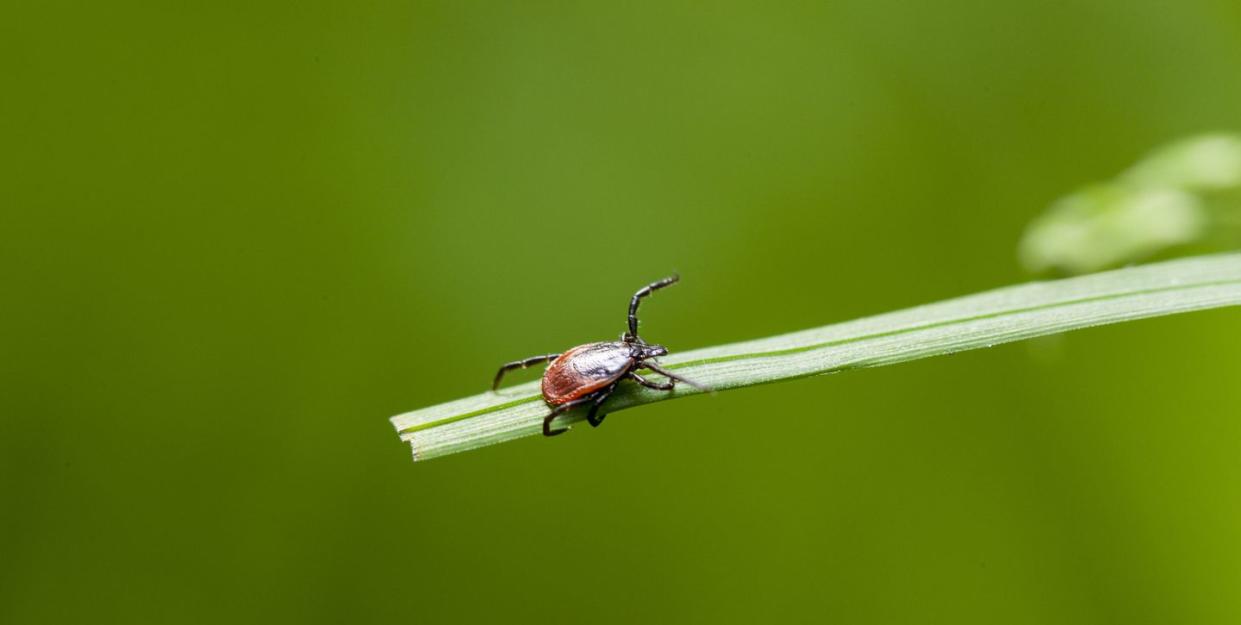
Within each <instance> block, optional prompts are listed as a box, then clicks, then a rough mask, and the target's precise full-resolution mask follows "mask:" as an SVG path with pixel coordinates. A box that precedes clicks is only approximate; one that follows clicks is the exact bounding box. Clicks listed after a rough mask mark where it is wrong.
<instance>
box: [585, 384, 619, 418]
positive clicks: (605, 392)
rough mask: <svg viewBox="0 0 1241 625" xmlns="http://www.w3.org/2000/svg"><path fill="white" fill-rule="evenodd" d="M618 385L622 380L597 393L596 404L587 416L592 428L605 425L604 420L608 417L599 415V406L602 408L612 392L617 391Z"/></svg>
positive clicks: (591, 406) (592, 405) (591, 407)
mask: <svg viewBox="0 0 1241 625" xmlns="http://www.w3.org/2000/svg"><path fill="white" fill-rule="evenodd" d="M617 384H620V380H617V381H615V382H613V383H612V384H611V385H609V386H608V387H607V388H605V389H603V390H602V391H599V392H598V393H595V403H593V404H591V405H590V412H589V413H587V415H586V420H587V421H589V422H590V427H592V428H597V427H599V424H600V423H603V419H604V417H606V416H607V415H605V414H599V406H602V405H603V401H604V400H605V399H607V398H608V396H610V395H611V394H612V391H614V390H616V385H617Z"/></svg>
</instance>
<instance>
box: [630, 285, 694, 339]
mask: <svg viewBox="0 0 1241 625" xmlns="http://www.w3.org/2000/svg"><path fill="white" fill-rule="evenodd" d="M680 279H681V276H678V275H676V274H672V275H671V276H668V277H667V278H664V279H663V280H659V281H658V282H652V283H650V284H648V285H646V286H644V287H642V288H640V289H638V292H637V293H634V294H633V299H631V300H629V334H626V335H625V337H626V340H630V339H633V340H637V338H638V304H640V303H641V302H642V298H644V297H646V296H647V295H650V294H651V293H654V292H655V291H658V290H659V289H662V288H664V287H666V286H668V285H670V284H676V281H677V280H680Z"/></svg>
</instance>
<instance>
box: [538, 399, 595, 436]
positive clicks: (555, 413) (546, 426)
mask: <svg viewBox="0 0 1241 625" xmlns="http://www.w3.org/2000/svg"><path fill="white" fill-rule="evenodd" d="M594 399H595V396H594V395H587V396H586V397H582V398H579V399H575V400H573V401H570V402H565V403H563V404H560V405H559V406H556V407H555V408H552V412H551V414H549V415H547V416H546V417H543V436H555V435H557V434H564V433H565V432H568V431H569V428H567V427H566V428H558V429H555V430H553V429H552V421H554V420H555V419H556V417H559V416H560V414H561V413H563V412H565V411H566V410H569V409H572V408H576V407H578V406H581V405H582V404H584V403H586V402H588V401H594Z"/></svg>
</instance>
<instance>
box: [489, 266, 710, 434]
mask: <svg viewBox="0 0 1241 625" xmlns="http://www.w3.org/2000/svg"><path fill="white" fill-rule="evenodd" d="M677 280H680V277H679V276H676V275H672V276H669V277H667V278H664V279H663V280H659V281H658V282H652V283H650V284H648V285H646V286H644V287H642V288H640V289H638V292H637V293H634V294H633V298H632V299H630V300H629V331H628V332H625V333H624V334H622V335H621V337H620V340H619V341H608V342H604V343H587V344H585V345H578V346H577V347H574V348H573V349H570V350H569V351H567V352H563V353H560V354H544V355H542V356H531V357H530V358H526V359H524V360H514V361H513V362H510V363H507V364H505V365H503V366H501V367H500V370H499V371H497V372H496V379H495V381H494V382H492V383H491V390H493V391H494V390H496V389H497V388H499V387H500V380H501V379H502V378H504V374H505V373H507V372H509V371H512V370H513V369H525V368H526V367H529V366H530V365H534V364H538V363H540V362H547V361H549V360H550V361H551V362H552V364H550V365H548V367H547V370H546V371H545V372H544V373H543V401H546V402H547V404H548V405H549V406H551V408H552V411H551V414H549V415H547V416H546V417H544V418H543V436H555V435H557V434H563V433H565V432H567V431H568V430H569V428H567V427H563V428H558V429H554V430H553V429H552V427H551V426H552V421H554V420H555V419H556V417H557V416H559V415H561V414H562V413H564V412H565V411H567V410H569V409H571V408H576V407H577V406H582V405H584V404H590V412H589V413H588V414H587V415H586V420H587V421H588V422H589V423H590V425H591V427H599V424H600V423H603V418H604V417H606V416H607V415H605V414H601V413H600V412H599V407H600V406H602V405H603V402H604V401H606V400H607V398H608V397H609V396H610V395H611V394H612V391H615V390H616V386H617V385H618V384H620V382H621V380H625V379H629V380H633V381H634V382H637V383H638V384H641V385H642V386H645V387H647V388H653V389H656V390H660V391H671V390H672V389H673V388H676V384H677V382H684V383H686V384H688V385H690V386H692V387H694V388H696V389H699V390H702V391H709V390H710V389H708V388H707V387H705V386H703V385H701V384H698V383H697V382H694V381H692V380H687V379H685V378H683V377H681V376H679V375H676V374H675V373H672V372H671V371H668V370H666V369H663V368H661V367H660V366H659V364H658V361H656V360H654V359H655V358H658V357H660V356H664V355H666V354H667V353H668V349H667V348H665V347H664V346H663V345H652V344H649V343H647V342H646V341H644V340H642V337H640V336H638V305H639V304H641V303H642V299H643V298H645V297H646V296H648V295H650V294H651V293H654V292H655V291H658V290H659V289H662V288H664V287H666V286H669V285H672V284H676V282H677ZM640 369H650V370H651V371H654V372H656V373H660V374H662V375H663V376H664V377H665V378H667V379H668V381H667V382H653V381H651V380H648V379H646V378H644V377H642V376H641V375H639V374H638V371H639V370H640Z"/></svg>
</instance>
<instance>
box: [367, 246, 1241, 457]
mask: <svg viewBox="0 0 1241 625" xmlns="http://www.w3.org/2000/svg"><path fill="white" fill-rule="evenodd" d="M1238 304H1241V254H1224V255H1218V256H1203V257H1197V258H1188V259H1181V260H1173V261H1167V262H1163V263H1157V264H1151V265H1145V266H1141V267H1132V268H1128V269H1120V270H1116V271H1109V272H1105V273H1097V274H1092V275H1088V276H1081V277H1077V278H1069V279H1065V280H1058V281H1054V282H1035V283H1030V284H1023V285H1019V286H1013V287H1008V288H1002V289H997V290H994V291H987V292H984V293H979V294H977V295H970V296H967V297H961V298H957V299H951V300H946V301H943V302H938V303H935V304H928V305H925V306H918V307H915V308H909V309H906V310H901V311H897V312H891V313H886V314H882V315H876V316H874V317H866V318H864V319H857V320H854V321H847V322H844V323H837V324H833V325H828V326H823V327H821V328H815V329H812V330H804V331H801V332H794V333H792V334H784V335H780V336H774V337H770V338H765V339H758V340H754V341H746V342H743V343H733V344H730V345H722V346H718V347H708V348H704V349H699V350H694V351H688V352H679V353H675V354H672V355H670V356H668V357H666V358H663V359H661V360H662V362H663V364H664V365H665V366H667V367H669V368H671V369H675V370H677V371H678V372H679V373H683V374H685V375H686V376H687V377H691V378H693V379H695V380H698V381H700V382H703V383H704V384H707V385H709V386H711V387H712V388H715V389H717V390H728V389H734V388H741V387H745V386H753V385H756V384H765V383H768V382H777V381H780V380H789V379H794V378H801V377H806V376H811V375H820V374H825V373H834V372H837V371H843V370H846V369H856V368H861V367H874V366H878V365H888V364H894V363H898V362H905V361H908V360H915V359H918V358H926V357H928V356H938V355H941V354H951V353H953V352H959V351H963V350H967V349H976V348H979V347H990V346H992V345H997V344H1000V343H1009V342H1012V341H1019V340H1022V339H1028V338H1032V337H1036V336H1043V335H1047V334H1055V333H1057V332H1065V331H1068V330H1075V329H1078V328H1086V327H1090V326H1096V325H1102V324H1106V323H1117V322H1121V321H1129V320H1133V319H1142V318H1145V317H1156V316H1160V315H1170V314H1174V313H1180V312H1187V311H1192V310H1202V309H1206V308H1216V307H1221V306H1234V305H1238ZM652 377H658V376H655V375H653V374H652ZM480 383H484V384H485V383H486V380H480ZM698 393H699V391H697V390H695V389H693V388H689V387H687V386H685V385H681V386H678V387H677V389H676V390H675V391H673V392H660V391H654V390H650V389H646V388H641V387H638V386H637V385H631V384H623V385H621V387H620V388H618V389H617V392H616V394H614V395H613V396H612V398H611V399H609V400H608V405H607V407H608V411H607V412H608V414H614V413H616V412H617V411H619V410H624V409H626V408H632V407H634V406H639V405H642V404H648V403H651V402H656V401H664V400H668V399H676V398H678V397H685V396H688V395H696V394H698ZM547 412H548V408H547V406H546V405H545V404H544V403H543V401H542V399H541V397H540V395H539V388H538V382H530V383H527V384H522V385H518V386H513V387H509V388H506V389H501V391H500V392H498V393H490V392H488V393H482V394H479V395H475V396H473V397H467V398H465V399H460V400H457V401H453V402H448V403H445V404H439V405H437V406H431V407H428V408H423V409H421V410H415V411H413V412H407V413H405V414H402V415H398V416H395V417H392V419H391V421H392V424H393V425H394V426H395V427H396V429H397V431H398V432H399V434H400V436H401V439H402V440H404V441H407V442H408V443H409V444H410V445H411V446H412V448H413V453H414V459H415V460H422V459H427V458H434V457H438V456H443V455H447V454H451V453H455V452H459V451H465V450H467V449H474V448H476V447H482V446H484V445H490V444H492V443H499V442H502V441H506V440H510V439H514V438H518V437H522V436H530V435H533V434H537V433H539V432H540V428H541V425H542V418H543V416H544V415H546V414H547ZM584 413H585V411H584V410H578V411H574V412H571V413H569V414H567V415H565V416H563V417H561V418H560V420H559V421H558V422H557V423H558V424H560V423H564V424H568V423H573V422H575V421H579V420H581V419H582V418H583V417H584ZM560 440H563V439H558V442H559V441H560Z"/></svg>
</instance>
